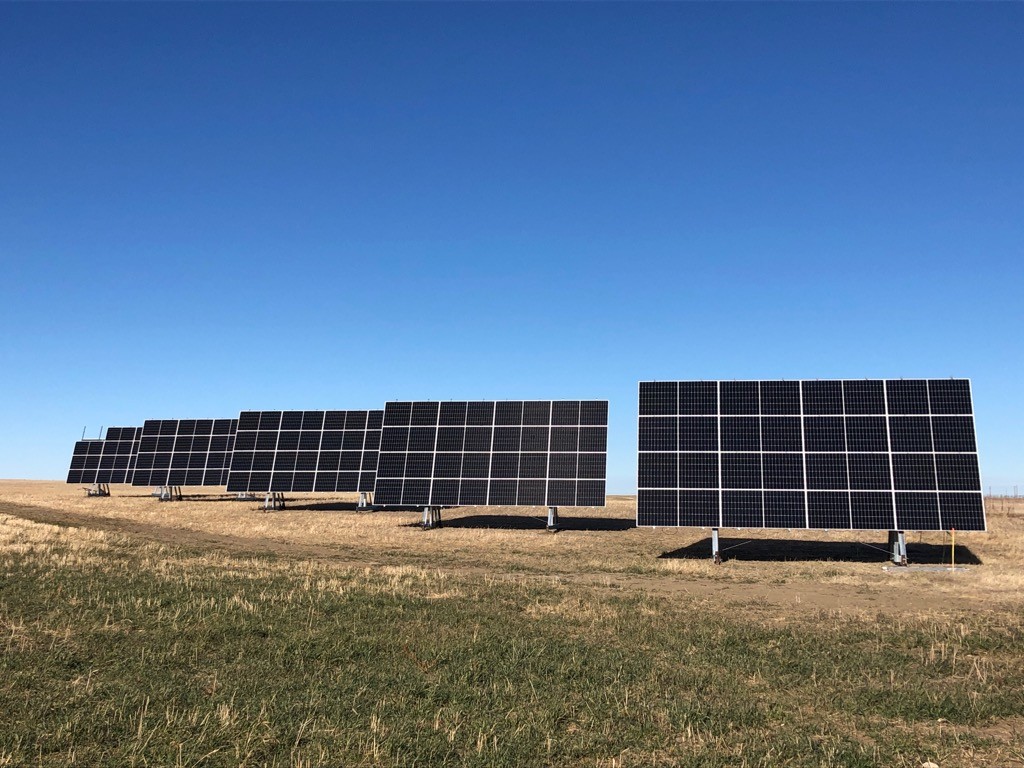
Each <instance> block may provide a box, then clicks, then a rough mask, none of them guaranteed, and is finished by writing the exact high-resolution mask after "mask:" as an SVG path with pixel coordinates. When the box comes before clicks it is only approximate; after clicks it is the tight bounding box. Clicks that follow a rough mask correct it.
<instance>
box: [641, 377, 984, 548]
mask: <svg viewBox="0 0 1024 768" xmlns="http://www.w3.org/2000/svg"><path fill="white" fill-rule="evenodd" d="M638 438H639V457H638V477H637V481H638V501H637V524H638V525H650V526H656V525H665V526H669V525H679V526H704V527H741V528H746V527H756V528H760V527H767V528H823V529H833V528H842V529H851V528H852V529H867V530H947V529H950V528H956V529H959V530H984V529H985V515H984V508H983V503H982V496H981V477H980V474H979V469H978V455H977V441H976V438H975V433H974V416H973V409H972V407H971V387H970V382H969V381H967V380H966V379H899V380H881V379H866V380H852V381H721V382H717V381H681V382H641V383H640V419H639V429H638Z"/></svg>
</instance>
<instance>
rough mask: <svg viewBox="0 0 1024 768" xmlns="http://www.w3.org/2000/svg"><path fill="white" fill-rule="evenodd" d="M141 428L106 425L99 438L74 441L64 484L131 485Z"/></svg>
mask: <svg viewBox="0 0 1024 768" xmlns="http://www.w3.org/2000/svg"><path fill="white" fill-rule="evenodd" d="M141 437H142V427H107V431H106V435H105V436H104V437H103V438H102V439H95V440H79V441H78V442H76V443H75V447H74V450H73V452H72V455H71V465H70V468H69V469H68V475H67V481H66V482H68V483H87V484H90V485H95V484H98V483H99V484H109V483H114V484H131V482H132V479H133V476H134V473H135V463H136V460H137V457H138V449H139V440H140V438H141Z"/></svg>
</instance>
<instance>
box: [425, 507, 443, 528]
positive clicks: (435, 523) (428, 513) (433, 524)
mask: <svg viewBox="0 0 1024 768" xmlns="http://www.w3.org/2000/svg"><path fill="white" fill-rule="evenodd" d="M440 527H441V508H440V507H424V508H423V530H425V531H429V530H432V529H434V528H440Z"/></svg>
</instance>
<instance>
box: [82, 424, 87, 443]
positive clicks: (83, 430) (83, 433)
mask: <svg viewBox="0 0 1024 768" xmlns="http://www.w3.org/2000/svg"><path fill="white" fill-rule="evenodd" d="M85 429H86V428H85V427H82V439H83V440H85Z"/></svg>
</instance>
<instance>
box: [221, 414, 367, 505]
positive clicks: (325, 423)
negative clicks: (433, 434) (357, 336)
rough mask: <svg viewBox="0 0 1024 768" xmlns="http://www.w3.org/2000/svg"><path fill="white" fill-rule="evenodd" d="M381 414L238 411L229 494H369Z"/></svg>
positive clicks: (228, 483) (228, 481)
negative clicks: (310, 492)
mask: <svg viewBox="0 0 1024 768" xmlns="http://www.w3.org/2000/svg"><path fill="white" fill-rule="evenodd" d="M383 418H384V412H383V411H380V410H377V411H242V413H241V414H239V417H238V433H237V435H236V437H235V453H234V456H233V457H232V459H231V471H230V473H229V474H228V479H227V486H228V490H229V491H238V492H254V493H268V492H297V491H319V492H327V493H334V492H339V491H341V492H343V491H372V490H373V484H374V479H375V477H376V472H377V448H378V446H379V445H380V429H381V421H382V420H383Z"/></svg>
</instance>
